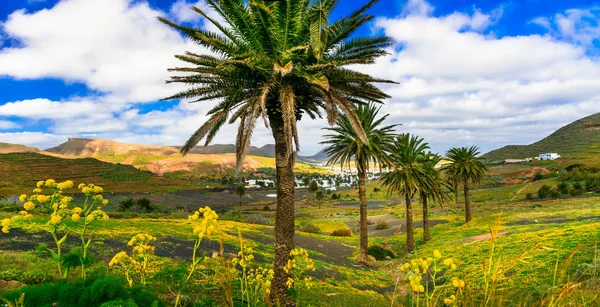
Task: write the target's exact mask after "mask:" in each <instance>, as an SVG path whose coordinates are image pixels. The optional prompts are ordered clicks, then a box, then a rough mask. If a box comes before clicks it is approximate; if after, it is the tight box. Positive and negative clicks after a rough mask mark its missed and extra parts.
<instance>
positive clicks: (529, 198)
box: [525, 192, 534, 200]
mask: <svg viewBox="0 0 600 307" xmlns="http://www.w3.org/2000/svg"><path fill="white" fill-rule="evenodd" d="M533 198H534V197H533V193H531V192H527V194H525V199H527V200H532V199H533Z"/></svg>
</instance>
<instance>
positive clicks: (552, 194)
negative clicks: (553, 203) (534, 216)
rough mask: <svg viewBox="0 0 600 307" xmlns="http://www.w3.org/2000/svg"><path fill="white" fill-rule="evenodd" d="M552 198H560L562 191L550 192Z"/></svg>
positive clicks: (554, 190) (553, 190)
mask: <svg viewBox="0 0 600 307" xmlns="http://www.w3.org/2000/svg"><path fill="white" fill-rule="evenodd" d="M550 197H552V198H554V199H557V198H560V191H559V190H558V189H552V190H550Z"/></svg>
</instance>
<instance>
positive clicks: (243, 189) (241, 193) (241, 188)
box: [235, 184, 246, 206]
mask: <svg viewBox="0 0 600 307" xmlns="http://www.w3.org/2000/svg"><path fill="white" fill-rule="evenodd" d="M235 194H236V195H237V196H238V197H239V198H240V206H241V205H242V197H244V194H246V187H244V185H243V184H238V185H236V186H235Z"/></svg>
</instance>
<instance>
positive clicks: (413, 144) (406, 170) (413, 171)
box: [381, 134, 431, 197]
mask: <svg viewBox="0 0 600 307" xmlns="http://www.w3.org/2000/svg"><path fill="white" fill-rule="evenodd" d="M428 149H429V145H428V144H427V143H425V142H424V140H423V139H422V138H419V137H417V136H415V135H410V134H402V135H400V136H398V137H397V139H396V142H395V143H394V145H393V147H392V149H391V154H390V158H391V159H392V161H393V162H394V165H395V170H394V171H392V172H389V173H386V174H384V175H383V176H382V177H381V180H382V182H383V184H384V185H386V186H388V187H389V188H390V189H389V190H388V191H389V192H390V193H393V192H397V193H400V194H402V195H409V196H410V197H412V196H413V195H414V193H415V192H416V191H417V190H418V189H419V188H420V187H423V186H425V185H427V184H428V183H427V182H428V179H430V177H431V173H430V172H429V171H428V170H427V169H426V168H424V167H423V162H424V161H425V159H426V157H427V154H426V150H428Z"/></svg>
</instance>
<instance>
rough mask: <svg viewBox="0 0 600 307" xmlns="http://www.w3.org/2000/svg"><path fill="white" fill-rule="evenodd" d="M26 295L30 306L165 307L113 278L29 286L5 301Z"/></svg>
mask: <svg viewBox="0 0 600 307" xmlns="http://www.w3.org/2000/svg"><path fill="white" fill-rule="evenodd" d="M23 293H24V294H25V298H26V301H27V306H157V307H159V306H164V304H162V303H161V302H160V300H159V299H158V297H156V296H155V295H154V294H152V293H150V292H148V291H146V290H144V289H141V288H125V287H124V284H123V282H122V281H121V280H118V279H115V278H113V277H103V278H98V279H96V280H88V281H86V282H84V281H83V280H82V279H78V280H76V281H74V282H70V283H66V282H64V281H61V282H58V283H56V284H42V285H35V286H29V287H25V288H21V289H19V290H17V291H13V292H10V293H8V294H6V295H5V296H4V298H6V299H7V300H8V301H15V300H18V299H19V297H20V296H21V294H23ZM114 301H118V302H119V301H120V302H125V303H126V304H118V302H114ZM115 303H116V304H115Z"/></svg>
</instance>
